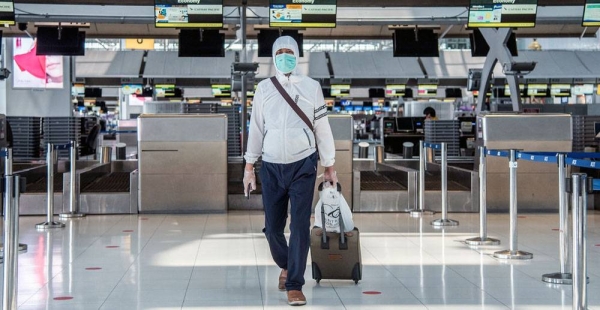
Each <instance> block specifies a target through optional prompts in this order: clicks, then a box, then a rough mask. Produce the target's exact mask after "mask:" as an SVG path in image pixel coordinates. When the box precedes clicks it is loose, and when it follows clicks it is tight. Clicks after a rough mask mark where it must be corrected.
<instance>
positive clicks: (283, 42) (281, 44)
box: [273, 36, 300, 75]
mask: <svg viewBox="0 0 600 310" xmlns="http://www.w3.org/2000/svg"><path fill="white" fill-rule="evenodd" d="M282 48H288V49H291V50H292V51H294V57H296V68H295V69H294V71H292V75H294V74H295V73H296V70H298V64H299V63H300V59H299V58H300V50H299V49H298V43H297V42H296V40H294V38H292V37H290V36H282V37H279V38H277V40H275V43H273V65H274V66H275V53H276V52H277V51H278V50H280V49H282ZM275 70H277V73H279V74H283V72H281V71H279V69H277V66H275Z"/></svg>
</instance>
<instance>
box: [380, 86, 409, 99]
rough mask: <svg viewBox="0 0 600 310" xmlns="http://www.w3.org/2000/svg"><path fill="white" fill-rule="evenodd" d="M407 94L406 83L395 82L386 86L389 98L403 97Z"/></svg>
mask: <svg viewBox="0 0 600 310" xmlns="http://www.w3.org/2000/svg"><path fill="white" fill-rule="evenodd" d="M405 94H406V85H404V84H394V85H386V86H385V96H386V97H388V98H395V97H403V96H404V95H405Z"/></svg>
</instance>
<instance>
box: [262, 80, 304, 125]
mask: <svg viewBox="0 0 600 310" xmlns="http://www.w3.org/2000/svg"><path fill="white" fill-rule="evenodd" d="M271 82H273V85H275V88H277V90H278V91H279V93H280V94H281V96H283V99H285V101H287V103H288V104H289V105H290V107H291V108H292V109H293V110H294V112H296V114H298V116H299V117H300V118H301V119H302V120H303V121H304V122H305V123H306V126H308V128H310V130H311V131H314V129H313V125H312V123H311V121H310V120H308V117H306V114H304V112H302V110H300V108H299V107H298V105H297V104H296V103H295V102H294V100H292V97H290V95H289V94H288V93H287V92H286V91H285V89H283V86H281V83H279V81H278V80H277V78H276V77H274V76H273V77H271Z"/></svg>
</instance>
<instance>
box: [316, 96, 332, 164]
mask: <svg viewBox="0 0 600 310" xmlns="http://www.w3.org/2000/svg"><path fill="white" fill-rule="evenodd" d="M314 129H315V138H316V140H317V146H318V148H319V158H320V159H321V166H323V167H330V166H333V164H334V163H335V143H334V141H333V134H332V133H331V126H329V119H328V118H327V106H326V105H325V98H323V91H322V90H321V87H317V89H316V94H315V113H314Z"/></svg>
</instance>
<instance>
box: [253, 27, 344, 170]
mask: <svg viewBox="0 0 600 310" xmlns="http://www.w3.org/2000/svg"><path fill="white" fill-rule="evenodd" d="M282 48H288V49H291V50H293V51H294V56H296V63H299V59H298V58H299V50H298V44H297V43H296V41H295V40H294V39H293V38H291V37H289V36H283V37H280V38H278V39H277V40H276V41H275V43H274V44H273V63H275V53H276V52H277V51H278V50H280V49H282ZM296 68H297V66H296ZM296 71H297V69H295V70H294V71H293V72H292V74H291V75H290V76H289V77H287V76H285V75H284V74H283V73H282V72H280V71H279V70H277V75H276V77H277V80H278V81H279V83H281V85H282V86H283V88H284V89H285V90H286V91H287V93H288V94H289V95H290V97H291V98H292V99H293V100H294V101H295V102H296V104H297V105H298V107H299V108H300V109H301V110H302V111H303V112H304V114H306V116H307V117H308V119H309V120H310V121H312V123H313V128H314V133H313V132H312V131H311V130H310V129H309V128H308V126H307V125H306V124H305V123H304V121H302V119H301V118H300V117H299V116H298V114H296V112H294V110H293V109H292V108H291V107H290V106H289V104H288V103H287V102H286V101H285V99H283V97H282V96H281V94H280V93H279V91H278V90H277V88H275V85H273V82H272V81H271V80H270V79H265V80H263V81H261V82H260V83H259V84H258V86H257V88H256V92H255V94H254V102H253V106H252V115H251V117H250V133H249V135H248V147H247V151H246V155H245V156H244V158H245V159H246V162H247V163H250V164H254V163H255V162H256V160H258V158H259V157H260V156H262V159H263V160H264V161H266V162H269V163H275V164H289V163H293V162H296V161H299V160H302V159H304V158H306V157H308V156H310V155H311V154H312V153H314V152H315V149H316V146H317V145H318V150H319V156H320V160H321V165H322V166H324V167H330V166H333V164H334V162H335V145H334V141H333V135H332V134H331V127H330V126H329V120H328V119H327V107H326V106H325V99H324V98H323V92H322V91H321V85H320V84H319V82H317V81H315V80H313V79H311V78H309V77H307V76H303V75H299V74H297V72H296Z"/></svg>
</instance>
